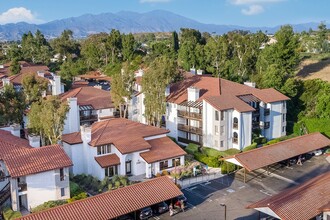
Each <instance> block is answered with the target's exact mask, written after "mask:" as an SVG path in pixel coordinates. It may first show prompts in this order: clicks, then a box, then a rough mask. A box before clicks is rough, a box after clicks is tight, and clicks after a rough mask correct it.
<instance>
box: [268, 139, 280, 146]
mask: <svg viewBox="0 0 330 220" xmlns="http://www.w3.org/2000/svg"><path fill="white" fill-rule="evenodd" d="M278 142H280V140H279V139H273V140H270V141H268V142H267V143H266V144H265V146H266V145H271V144H276V143H278Z"/></svg>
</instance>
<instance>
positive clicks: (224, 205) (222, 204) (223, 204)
mask: <svg viewBox="0 0 330 220" xmlns="http://www.w3.org/2000/svg"><path fill="white" fill-rule="evenodd" d="M220 205H221V206H223V207H225V220H226V219H227V206H226V204H225V203H221V204H220Z"/></svg>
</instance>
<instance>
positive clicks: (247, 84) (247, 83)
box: [244, 82, 256, 88]
mask: <svg viewBox="0 0 330 220" xmlns="http://www.w3.org/2000/svg"><path fill="white" fill-rule="evenodd" d="M244 85H246V86H250V87H253V88H255V87H256V83H255V82H244Z"/></svg>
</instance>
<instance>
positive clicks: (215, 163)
mask: <svg viewBox="0 0 330 220" xmlns="http://www.w3.org/2000/svg"><path fill="white" fill-rule="evenodd" d="M194 156H195V159H196V160H198V161H200V162H202V163H204V164H206V165H208V166H210V167H220V164H221V162H220V161H219V158H218V157H209V156H207V155H205V154H202V153H199V152H195V153H194Z"/></svg>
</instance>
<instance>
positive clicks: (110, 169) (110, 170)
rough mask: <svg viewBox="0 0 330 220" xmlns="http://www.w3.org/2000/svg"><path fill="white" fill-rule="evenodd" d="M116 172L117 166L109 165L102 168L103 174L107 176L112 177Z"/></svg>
mask: <svg viewBox="0 0 330 220" xmlns="http://www.w3.org/2000/svg"><path fill="white" fill-rule="evenodd" d="M116 174H117V166H111V167H106V168H104V175H105V176H107V177H112V176H114V175H116Z"/></svg>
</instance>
